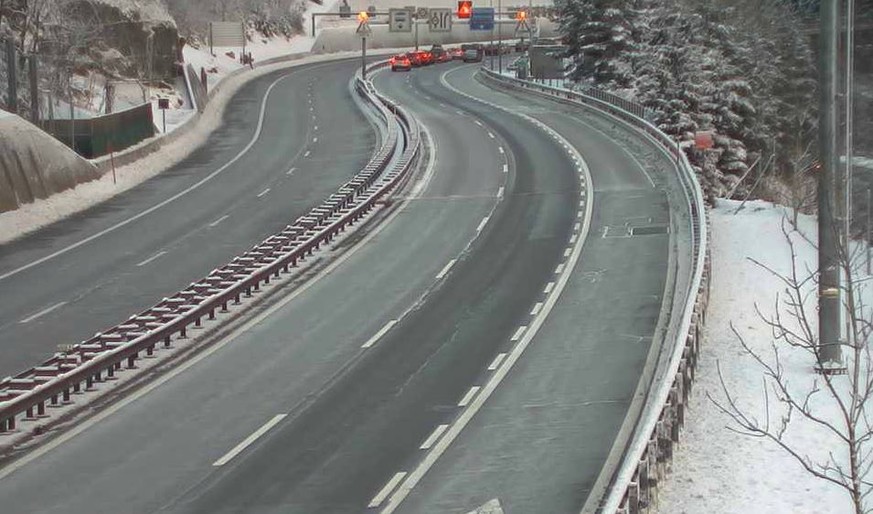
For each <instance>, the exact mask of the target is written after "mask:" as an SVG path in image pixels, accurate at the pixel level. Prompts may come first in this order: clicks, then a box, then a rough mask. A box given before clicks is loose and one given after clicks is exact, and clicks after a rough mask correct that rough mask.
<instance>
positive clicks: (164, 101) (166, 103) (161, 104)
mask: <svg viewBox="0 0 873 514" xmlns="http://www.w3.org/2000/svg"><path fill="white" fill-rule="evenodd" d="M169 108H170V99H169V98H158V109H160V110H161V117H162V118H163V121H164V134H166V133H167V109H169Z"/></svg>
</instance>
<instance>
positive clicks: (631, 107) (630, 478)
mask: <svg viewBox="0 0 873 514" xmlns="http://www.w3.org/2000/svg"><path fill="white" fill-rule="evenodd" d="M482 71H483V73H485V75H486V77H488V78H489V79H490V80H494V81H497V82H501V83H503V84H506V85H510V86H513V87H516V88H520V89H524V90H528V91H533V92H536V93H540V94H543V95H548V96H550V97H553V98H556V99H560V100H562V101H569V102H575V103H579V104H583V105H585V106H588V107H593V108H595V109H597V110H599V111H601V112H604V113H606V114H608V115H610V116H612V117H615V118H618V119H620V120H622V121H624V122H626V123H628V124H630V125H632V126H633V127H635V128H636V129H638V130H640V131H642V132H643V133H644V134H645V135H646V136H647V137H649V138H651V140H652V141H654V142H655V143H656V144H657V145H659V146H660V147H661V149H662V150H663V151H664V152H666V153H667V154H669V155H670V156H671V159H672V160H673V162H674V163H675V165H676V170H677V173H678V176H679V181H680V183H681V185H682V188H683V195H684V196H685V198H686V199H687V200H688V207H689V209H690V215H691V219H690V223H691V226H690V229H691V234H692V238H693V241H692V243H693V245H692V248H693V255H692V261H691V264H692V266H691V267H690V270H689V271H690V272H691V273H690V274H691V276H690V277H689V278H690V280H688V281H687V282H686V283H687V284H688V287H687V290H686V291H681V293H683V294H684V298H685V302H684V305H683V308H682V312H681V318H680V320H679V322H678V323H675V324H673V327H674V329H673V330H671V331H669V332H668V338H667V339H666V340H665V350H664V351H665V352H667V353H666V354H665V356H664V358H663V359H661V360H660V362H659V367H660V369H659V370H658V371H657V372H656V373H655V375H654V376H655V379H654V380H653V381H652V383H651V386H650V388H649V391H648V394H647V396H646V401H645V404H644V406H643V410H642V413H641V415H640V417H639V419H638V421H637V423H636V426H635V428H634V430H633V434H632V436H631V437H630V439H629V440H628V444H627V446H626V447H625V448H624V453H623V457H622V460H621V462H620V464H619V466H618V468H617V470H616V472H615V473H614V474H613V476H612V477H611V479H610V483H609V486H608V488H607V492H606V494H605V495H604V496H602V497H601V498H597V499H596V500H598V501H597V508H596V511H598V512H603V513H606V514H613V513H622V514H625V513H633V514H636V513H638V512H641V510H643V509H645V508H646V507H648V506H649V504H650V503H651V497H652V489H653V487H655V486H656V485H657V482H658V481H659V480H660V479H661V478H662V477H663V475H664V474H665V473H666V464H667V463H668V462H669V461H670V460H671V459H672V452H673V445H674V444H675V443H676V442H678V440H679V434H680V431H681V428H682V426H683V425H684V422H685V405H686V403H687V400H688V395H689V392H690V388H691V384H692V381H693V378H694V369H695V366H696V362H697V356H698V352H699V348H700V342H701V338H702V326H703V322H704V320H705V316H706V306H707V303H708V299H709V267H710V263H709V246H708V240H707V238H708V225H707V220H706V209H705V204H704V200H703V192H702V190H701V187H700V184H699V182H698V181H697V177H696V175H695V173H694V170H693V168H692V167H691V164H690V163H689V162H688V159H687V157H686V155H685V153H684V152H683V151H682V150H681V148H680V146H679V144H678V143H677V142H676V141H674V140H673V139H672V138H671V137H670V136H668V135H667V134H665V133H664V132H662V131H661V130H659V129H658V128H657V127H656V126H655V125H653V124H652V123H651V122H650V121H648V120H647V119H645V118H646V115H647V111H646V109H645V108H643V106H641V105H639V104H636V103H634V102H630V101H629V100H626V99H623V98H620V97H617V96H615V95H612V94H609V93H605V92H598V91H596V90H594V91H595V93H596V94H595V95H592V94H591V91H586V92H585V93H582V92H578V91H571V90H567V89H562V88H556V87H551V86H546V85H543V84H537V83H534V82H529V81H525V80H519V79H516V78H513V77H508V76H506V75H502V74H499V73H496V72H493V71H490V70H488V69H484V68H483V70H482Z"/></svg>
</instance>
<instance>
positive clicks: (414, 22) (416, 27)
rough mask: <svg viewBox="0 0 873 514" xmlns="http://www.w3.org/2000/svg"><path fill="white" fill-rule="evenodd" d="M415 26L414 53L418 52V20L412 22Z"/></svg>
mask: <svg viewBox="0 0 873 514" xmlns="http://www.w3.org/2000/svg"><path fill="white" fill-rule="evenodd" d="M412 23H413V24H414V25H415V51H416V52H417V51H418V20H412Z"/></svg>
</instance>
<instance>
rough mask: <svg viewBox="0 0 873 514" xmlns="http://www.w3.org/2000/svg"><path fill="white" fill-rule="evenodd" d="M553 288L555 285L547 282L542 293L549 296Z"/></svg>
mask: <svg viewBox="0 0 873 514" xmlns="http://www.w3.org/2000/svg"><path fill="white" fill-rule="evenodd" d="M554 288H555V283H554V282H549V283H548V284H546V288H545V289H544V290H543V293H545V294H549V293H551V292H552V289H554Z"/></svg>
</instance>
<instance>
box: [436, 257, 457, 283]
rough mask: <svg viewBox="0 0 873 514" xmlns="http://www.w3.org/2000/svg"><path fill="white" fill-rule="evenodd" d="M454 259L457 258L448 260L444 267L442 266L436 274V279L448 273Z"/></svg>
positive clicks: (453, 263)
mask: <svg viewBox="0 0 873 514" xmlns="http://www.w3.org/2000/svg"><path fill="white" fill-rule="evenodd" d="M456 260H457V259H452V260H450V261H449V263H448V264H446V267H445V268H443V270H442V271H440V272H439V274H438V275H437V276H436V278H437V280H440V279H442V278H443V277H444V276H446V274H448V272H449V270H450V269H452V266H454V265H455V261H456Z"/></svg>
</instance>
